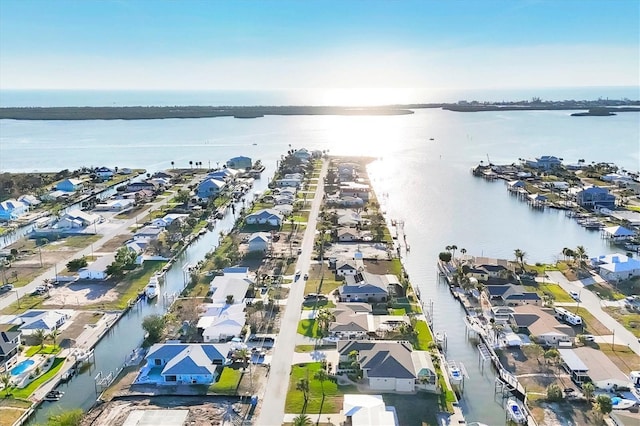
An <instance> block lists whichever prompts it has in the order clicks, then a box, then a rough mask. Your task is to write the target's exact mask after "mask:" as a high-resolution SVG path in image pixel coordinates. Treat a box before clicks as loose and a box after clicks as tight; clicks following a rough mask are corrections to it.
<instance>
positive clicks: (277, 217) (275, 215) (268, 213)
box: [244, 209, 283, 227]
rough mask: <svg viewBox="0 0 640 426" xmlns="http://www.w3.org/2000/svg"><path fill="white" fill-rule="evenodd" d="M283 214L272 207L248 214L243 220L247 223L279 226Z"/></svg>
mask: <svg viewBox="0 0 640 426" xmlns="http://www.w3.org/2000/svg"><path fill="white" fill-rule="evenodd" d="M282 220H283V216H282V214H281V213H280V212H279V211H277V210H274V209H262V210H258V211H256V212H254V213H251V214H248V215H247V217H245V219H244V221H245V223H246V224H247V225H270V226H278V227H279V226H281V225H282Z"/></svg>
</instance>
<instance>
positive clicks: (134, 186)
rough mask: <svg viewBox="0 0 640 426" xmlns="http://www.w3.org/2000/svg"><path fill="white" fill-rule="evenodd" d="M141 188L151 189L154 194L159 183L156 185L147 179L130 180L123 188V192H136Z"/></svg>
mask: <svg viewBox="0 0 640 426" xmlns="http://www.w3.org/2000/svg"><path fill="white" fill-rule="evenodd" d="M143 189H145V190H147V191H151V192H153V193H154V194H156V193H158V192H159V191H160V185H158V184H157V183H156V182H151V181H149V180H147V181H143V182H131V183H129V184H128V185H127V187H126V188H125V192H138V191H141V190H143Z"/></svg>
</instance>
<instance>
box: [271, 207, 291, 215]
mask: <svg viewBox="0 0 640 426" xmlns="http://www.w3.org/2000/svg"><path fill="white" fill-rule="evenodd" d="M273 210H275V211H277V212H278V213H280V214H281V215H282V216H283V217H286V216H291V215H292V214H293V205H291V204H280V205H278V206H274V207H273Z"/></svg>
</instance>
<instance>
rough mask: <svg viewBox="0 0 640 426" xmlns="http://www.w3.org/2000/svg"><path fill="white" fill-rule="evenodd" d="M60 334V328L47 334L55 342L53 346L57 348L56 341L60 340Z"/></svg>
mask: <svg viewBox="0 0 640 426" xmlns="http://www.w3.org/2000/svg"><path fill="white" fill-rule="evenodd" d="M59 335H60V330H58V329H57V328H56V329H54V330H52V331H51V333H49V334H48V335H47V338H48V339H51V341H52V342H53V348H54V349H55V347H56V341H57V340H58V336H59Z"/></svg>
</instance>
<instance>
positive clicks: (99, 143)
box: [0, 94, 640, 424]
mask: <svg viewBox="0 0 640 426" xmlns="http://www.w3.org/2000/svg"><path fill="white" fill-rule="evenodd" d="M138 96H142V95H141V94H138ZM185 96H186V95H185ZM193 96H195V98H193V99H196V98H197V97H198V96H199V95H197V94H194V95H193ZM603 96H607V94H604V95H603ZM629 96H631V95H629ZM611 97H612V98H613V97H615V96H611ZM143 98H144V99H147V100H148V101H149V99H150V98H145V97H140V98H139V99H143ZM232 98H233V97H229V98H226V99H225V98H220V99H221V100H220V102H221V103H220V104H227V103H230V102H225V101H226V100H228V99H232ZM86 99H87V101H86V102H87V104H89V103H93V104H96V105H97V104H100V103H101V102H103V100H101V99H97V98H86ZM185 99H186V98H185ZM234 99H236V100H237V98H234ZM265 99H266V98H265ZM250 100H254V101H255V103H254V104H258V103H261V102H259V101H260V100H261V99H260V97H259V95H254V96H253V97H252V98H250ZM67 102H70V101H67ZM121 102H124V101H121ZM132 102H133V101H132ZM171 102H173V103H174V104H179V102H178V98H172V100H171ZM189 103H191V102H187V101H185V104H189ZM247 103H250V102H247ZM274 103H276V102H275V101H274ZM293 103H296V102H293ZM2 104H3V105H5V102H4V99H3V101H2ZM133 104H135V102H134V103H133ZM431 139H433V140H431ZM301 147H307V148H310V149H322V150H328V151H329V153H330V154H336V155H338V154H339V155H360V156H369V157H371V158H372V163H371V164H370V166H369V171H370V176H371V178H372V183H373V185H374V187H375V189H376V192H377V193H378V194H379V195H380V199H381V202H382V205H383V208H384V210H385V212H386V214H387V216H388V218H393V219H397V220H403V221H404V222H405V231H406V234H407V242H408V243H409V244H410V246H411V252H410V253H409V254H408V255H407V256H406V257H405V259H404V262H405V265H406V267H407V271H408V273H409V275H410V277H411V281H412V283H413V284H414V285H416V286H418V287H419V288H420V290H421V292H422V295H423V300H433V302H434V304H433V305H434V320H435V321H434V328H435V330H436V331H446V332H447V333H448V335H449V349H448V352H447V356H448V358H449V359H453V360H455V361H458V362H463V363H464V364H465V366H466V367H467V370H468V371H469V373H470V378H469V379H468V380H466V383H465V389H466V392H465V397H464V398H463V400H462V402H461V404H462V407H463V410H464V411H465V413H466V415H467V420H469V421H482V422H484V423H487V424H503V422H504V411H503V410H502V408H501V406H500V401H499V399H498V400H496V399H495V398H493V375H492V374H491V372H490V369H489V368H487V369H485V371H484V372H481V371H480V370H479V369H478V365H477V364H478V354H477V351H476V349H475V346H474V345H472V344H471V343H470V342H468V341H467V340H466V339H465V337H464V333H463V330H464V327H463V325H462V319H463V318H464V311H463V310H462V309H461V308H460V306H459V305H458V303H457V301H455V300H453V299H452V297H451V295H450V294H449V292H448V290H447V288H446V286H443V285H441V284H439V283H438V278H437V274H436V272H435V268H434V266H435V260H436V259H437V255H438V253H439V252H440V251H442V250H443V249H444V247H445V246H447V245H451V244H455V245H457V246H458V248H459V249H460V248H463V247H464V248H466V250H467V253H468V254H471V255H484V256H491V257H502V258H508V259H512V258H513V252H514V250H515V249H520V250H523V251H524V252H525V253H526V257H525V260H526V261H528V262H531V263H535V262H553V261H555V260H556V259H557V258H558V257H560V256H561V254H560V253H561V251H562V249H563V248H564V247H576V246H577V245H582V246H584V247H585V248H586V250H587V253H588V255H590V256H597V255H599V254H605V253H610V252H612V250H614V249H613V248H612V247H609V246H608V245H607V243H606V241H604V240H603V239H601V238H600V236H599V233H598V232H590V231H586V230H585V229H583V228H581V227H580V226H578V225H577V224H576V223H575V222H574V221H572V220H571V219H569V218H567V217H566V216H565V215H564V214H563V213H562V212H557V211H538V210H532V209H530V208H529V207H528V205H527V204H526V203H523V202H521V201H519V200H517V199H516V198H514V197H511V196H509V195H508V193H507V191H506V189H505V186H504V184H503V183H502V182H487V181H484V180H482V179H479V178H474V177H473V176H472V175H471V173H470V169H471V168H472V167H473V166H475V165H477V164H478V163H479V161H484V162H487V161H491V162H493V163H512V162H517V161H518V159H519V158H531V157H535V156H540V155H556V156H559V157H562V158H564V159H565V161H568V162H575V161H577V160H578V159H579V158H583V159H585V160H586V161H587V162H592V161H596V162H599V161H606V162H612V163H616V164H618V165H619V166H620V167H622V168H626V169H628V170H634V171H637V170H640V115H638V114H636V113H621V114H619V115H617V116H612V117H571V116H570V112H569V111H524V112H481V113H455V112H449V111H443V110H439V109H426V110H416V112H415V114H411V115H403V116H384V117H379V116H376V117H363V116H357V117H356V116H354V117H345V116H287V117H281V116H269V117H264V118H259V119H252V120H238V119H233V118H228V117H220V118H206V119H181V120H180V119H170V120H136V121H122V120H116V121H69V122H64V121H15V120H0V171H1V172H5V171H20V172H29V171H33V170H42V171H45V170H46V171H52V170H54V171H55V170H61V169H64V168H68V169H74V168H78V167H81V166H100V165H106V166H112V167H113V166H118V167H120V168H122V167H136V168H138V167H142V168H146V169H148V170H149V171H155V170H160V169H164V168H168V167H170V166H171V162H172V161H173V162H175V165H176V167H189V161H194V162H195V161H202V162H203V163H204V165H205V166H209V165H210V166H212V167H213V166H217V165H218V164H222V163H223V162H225V161H226V160H227V159H228V158H230V157H233V156H236V155H247V156H250V157H252V158H253V159H254V160H255V159H261V160H262V161H263V163H264V164H265V165H266V166H267V170H266V171H265V175H264V176H265V177H268V176H271V175H272V173H273V171H274V170H275V165H276V161H277V160H278V159H279V158H280V156H281V155H282V154H283V153H284V152H285V151H286V150H288V149H290V148H301ZM487 370H489V371H487Z"/></svg>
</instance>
